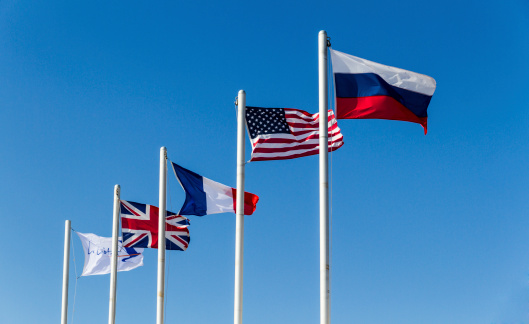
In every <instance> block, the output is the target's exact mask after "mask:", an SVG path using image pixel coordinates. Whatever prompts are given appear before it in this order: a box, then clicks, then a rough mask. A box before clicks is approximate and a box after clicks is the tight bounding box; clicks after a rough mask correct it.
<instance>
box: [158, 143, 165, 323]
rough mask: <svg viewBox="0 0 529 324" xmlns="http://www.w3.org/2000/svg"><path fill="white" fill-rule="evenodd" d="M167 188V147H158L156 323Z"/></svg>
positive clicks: (161, 313) (160, 307)
mask: <svg viewBox="0 0 529 324" xmlns="http://www.w3.org/2000/svg"><path fill="white" fill-rule="evenodd" d="M166 190H167V149H166V148H165V147H162V148H160V187H159V195H160V196H159V200H158V208H159V213H158V295H157V302H156V324H163V317H164V308H163V306H164V305H163V302H164V294H165V287H164V285H165V216H166V211H165V207H166Z"/></svg>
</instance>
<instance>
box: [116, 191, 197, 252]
mask: <svg viewBox="0 0 529 324" xmlns="http://www.w3.org/2000/svg"><path fill="white" fill-rule="evenodd" d="M158 212H159V209H158V207H156V206H152V205H145V204H140V203H136V202H132V201H126V200H121V231H122V232H123V247H142V248H153V249H157V248H158ZM188 226H189V220H188V219H187V218H185V217H184V216H180V215H176V214H175V213H172V212H170V211H167V217H166V219H165V238H166V240H165V248H166V249H167V250H180V251H185V250H186V249H187V247H188V246H189V241H190V237H189V230H188V229H187V227H188Z"/></svg>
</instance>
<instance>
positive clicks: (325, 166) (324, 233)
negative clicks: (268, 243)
mask: <svg viewBox="0 0 529 324" xmlns="http://www.w3.org/2000/svg"><path fill="white" fill-rule="evenodd" d="M318 74H319V106H320V142H319V144H320V324H329V323H330V322H331V314H330V295H331V292H330V287H329V273H330V264H329V172H328V170H329V163H328V162H329V158H328V117H327V110H328V108H327V104H328V98H327V32H326V31H324V30H322V31H320V33H319V34H318Z"/></svg>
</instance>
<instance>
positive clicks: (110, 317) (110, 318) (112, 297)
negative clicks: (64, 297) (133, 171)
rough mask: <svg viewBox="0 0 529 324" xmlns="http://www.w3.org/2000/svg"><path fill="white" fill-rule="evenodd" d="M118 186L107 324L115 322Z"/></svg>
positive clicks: (116, 189) (115, 192) (116, 187)
mask: <svg viewBox="0 0 529 324" xmlns="http://www.w3.org/2000/svg"><path fill="white" fill-rule="evenodd" d="M119 196H120V187H119V185H115V186H114V218H113V221H112V259H111V260H110V262H111V263H110V299H109V308H108V324H114V323H115V322H116V284H117V272H118V271H117V269H118V252H119V251H118V236H119V206H120V202H119Z"/></svg>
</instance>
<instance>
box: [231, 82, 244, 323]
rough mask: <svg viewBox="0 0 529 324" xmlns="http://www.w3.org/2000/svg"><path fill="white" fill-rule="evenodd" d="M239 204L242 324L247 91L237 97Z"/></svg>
mask: <svg viewBox="0 0 529 324" xmlns="http://www.w3.org/2000/svg"><path fill="white" fill-rule="evenodd" d="M237 108H238V113H237V197H236V199H237V206H236V207H235V211H236V212H235V217H236V225H235V299H234V307H233V313H234V320H233V323H234V324H242V288H243V253H244V144H245V138H244V133H245V128H244V119H245V115H246V92H244V90H240V91H239V95H238V97H237Z"/></svg>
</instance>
